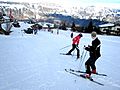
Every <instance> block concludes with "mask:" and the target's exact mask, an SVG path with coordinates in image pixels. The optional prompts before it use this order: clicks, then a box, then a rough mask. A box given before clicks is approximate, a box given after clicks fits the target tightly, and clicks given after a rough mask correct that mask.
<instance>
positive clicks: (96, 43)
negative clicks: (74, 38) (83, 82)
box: [85, 31, 101, 78]
mask: <svg viewBox="0 0 120 90" xmlns="http://www.w3.org/2000/svg"><path fill="white" fill-rule="evenodd" d="M96 35H97V33H96V32H95V31H93V32H92V33H91V37H92V39H93V41H92V46H90V45H88V47H85V50H87V51H89V52H90V57H89V58H88V60H87V61H86V62H85V67H86V73H87V74H86V75H85V76H86V77H87V78H89V77H90V75H91V73H94V74H95V73H96V66H95V62H96V60H97V59H98V58H99V57H100V56H101V54H100V44H101V42H100V40H99V39H98V37H96ZM91 69H92V71H91Z"/></svg>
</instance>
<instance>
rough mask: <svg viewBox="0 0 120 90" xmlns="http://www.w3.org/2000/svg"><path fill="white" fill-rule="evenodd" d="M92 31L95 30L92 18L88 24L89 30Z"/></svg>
mask: <svg viewBox="0 0 120 90" xmlns="http://www.w3.org/2000/svg"><path fill="white" fill-rule="evenodd" d="M92 31H93V23H92V19H91V20H90V22H89V25H88V29H87V32H88V33H91V32H92Z"/></svg>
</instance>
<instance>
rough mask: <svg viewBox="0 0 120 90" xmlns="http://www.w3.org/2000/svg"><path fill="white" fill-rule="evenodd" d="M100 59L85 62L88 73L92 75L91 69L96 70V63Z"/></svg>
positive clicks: (90, 59) (93, 58)
mask: <svg viewBox="0 0 120 90" xmlns="http://www.w3.org/2000/svg"><path fill="white" fill-rule="evenodd" d="M98 58H99V57H97V58H95V57H90V58H89V59H88V60H87V61H86V62H85V67H86V73H87V74H90V75H91V69H92V70H96V66H95V62H96V60H97V59H98Z"/></svg>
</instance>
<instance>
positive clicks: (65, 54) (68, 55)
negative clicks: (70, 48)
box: [60, 53, 76, 56]
mask: <svg viewBox="0 0 120 90" xmlns="http://www.w3.org/2000/svg"><path fill="white" fill-rule="evenodd" d="M60 55H67V54H66V53H60ZM68 56H69V55H68ZM70 56H76V55H73V54H70Z"/></svg>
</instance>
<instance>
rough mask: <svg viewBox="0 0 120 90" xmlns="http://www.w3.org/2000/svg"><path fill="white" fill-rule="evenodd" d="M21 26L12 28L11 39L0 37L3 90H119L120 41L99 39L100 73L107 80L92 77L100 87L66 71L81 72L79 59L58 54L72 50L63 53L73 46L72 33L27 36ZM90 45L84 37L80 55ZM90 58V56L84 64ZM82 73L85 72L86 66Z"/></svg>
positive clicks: (87, 37)
mask: <svg viewBox="0 0 120 90" xmlns="http://www.w3.org/2000/svg"><path fill="white" fill-rule="evenodd" d="M20 25H21V28H14V27H12V30H13V32H12V33H11V35H10V36H4V35H0V90H120V77H119V76H120V71H119V68H120V65H119V63H120V56H119V51H120V42H119V41H120V37H116V36H106V35H103V36H101V35H98V37H99V38H100V40H101V42H102V47H101V53H102V57H101V58H99V60H98V61H97V62H96V65H97V70H98V72H100V73H105V74H107V77H103V76H97V75H92V77H93V79H94V80H96V81H99V82H101V83H103V84H104V86H100V85H97V84H95V83H93V82H90V81H89V80H85V79H83V78H81V77H77V76H74V75H72V74H69V73H67V72H65V71H64V69H65V68H68V69H69V68H73V69H76V70H79V68H80V65H79V64H80V60H78V61H75V60H76V56H73V57H72V56H63V55H60V54H59V53H61V52H67V51H68V50H70V48H71V47H67V48H65V49H62V50H60V49H61V48H63V47H65V46H67V45H71V39H70V31H62V30H60V33H59V35H57V34H56V29H55V30H54V33H53V34H52V33H50V32H47V31H43V30H41V31H39V32H38V34H37V35H27V34H25V33H23V32H22V31H21V30H23V29H24V28H26V27H28V25H25V24H24V23H20ZM77 34H78V33H74V36H75V35H77ZM90 42H91V38H90V34H85V33H83V38H82V39H81V42H80V43H81V44H80V45H79V47H80V50H81V53H82V51H83V46H84V45H88V44H90ZM74 54H76V52H75V53H74ZM88 56H89V54H88V53H87V56H86V58H85V61H86V59H87V58H88ZM81 69H82V70H85V68H84V64H83V65H82V67H81Z"/></svg>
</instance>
